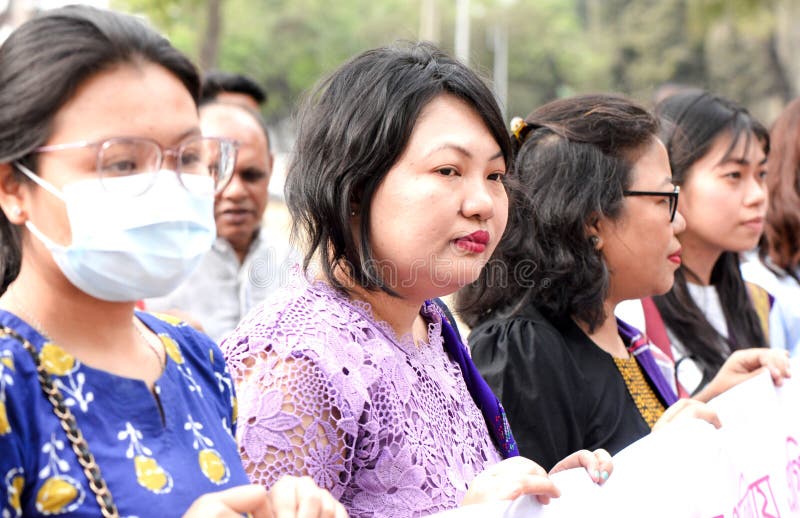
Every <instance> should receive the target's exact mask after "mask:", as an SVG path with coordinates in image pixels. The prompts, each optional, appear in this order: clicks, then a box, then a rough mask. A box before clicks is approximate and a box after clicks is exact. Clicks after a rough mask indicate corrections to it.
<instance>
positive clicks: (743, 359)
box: [694, 347, 791, 402]
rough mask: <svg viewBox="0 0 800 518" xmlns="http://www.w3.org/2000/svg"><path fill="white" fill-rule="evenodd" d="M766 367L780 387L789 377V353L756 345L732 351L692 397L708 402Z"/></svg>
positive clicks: (773, 380)
mask: <svg viewBox="0 0 800 518" xmlns="http://www.w3.org/2000/svg"><path fill="white" fill-rule="evenodd" d="M764 369H767V370H768V371H769V374H770V376H772V382H773V383H774V384H775V385H776V386H778V387H780V386H781V385H782V384H783V380H784V378H789V377H791V373H790V372H789V353H788V351H779V350H777V349H767V348H764V347H757V348H752V349H740V350H738V351H734V352H733V354H731V355H730V356H729V357H728V359H727V360H725V363H724V364H723V365H722V367H720V369H719V372H718V373H717V375H716V376H714V379H712V380H711V381H710V382H709V383H708V385H706V386H705V388H704V389H703V390H701V391H700V392H699V393H697V394H696V395H695V396H694V399H697V400H699V401H703V402H708V401H710V400H711V399H712V398H714V397H716V396H718V395H720V394H722V393H723V392H725V391H726V390H728V389H729V388H731V387H733V386H735V385H738V384H739V383H741V382H743V381H747V380H749V379H750V378H752V377H753V376H756V375H758V374H759V373H761V371H763V370H764Z"/></svg>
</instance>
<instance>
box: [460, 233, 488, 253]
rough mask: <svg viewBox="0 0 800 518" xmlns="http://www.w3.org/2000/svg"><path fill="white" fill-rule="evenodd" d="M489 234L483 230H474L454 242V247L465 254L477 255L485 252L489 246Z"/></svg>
mask: <svg viewBox="0 0 800 518" xmlns="http://www.w3.org/2000/svg"><path fill="white" fill-rule="evenodd" d="M489 239H490V236H489V233H488V232H486V231H485V230H476V231H475V232H473V233H472V234H469V235H467V236H464V237H460V238H458V239H456V240H455V243H456V246H457V247H458V248H460V249H462V250H464V251H466V252H471V253H476V254H479V253H481V252H483V251H484V250H486V245H487V244H489Z"/></svg>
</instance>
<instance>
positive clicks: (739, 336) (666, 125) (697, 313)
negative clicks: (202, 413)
mask: <svg viewBox="0 0 800 518" xmlns="http://www.w3.org/2000/svg"><path fill="white" fill-rule="evenodd" d="M655 111H656V116H657V117H659V118H660V119H661V128H662V135H661V137H662V140H663V142H664V144H665V145H666V147H667V152H668V154H669V162H670V166H671V167H672V178H673V182H674V183H676V184H677V185H681V184H683V183H685V182H686V180H687V177H688V175H689V169H690V168H691V167H692V165H694V164H695V162H697V161H698V160H700V159H701V158H702V157H704V156H705V155H706V154H707V153H708V151H709V149H710V148H711V146H712V145H713V143H714V141H715V139H716V138H717V137H718V136H720V135H724V134H727V135H730V137H731V144H730V146H729V147H728V151H727V154H726V156H725V158H728V157H729V156H730V154H731V153H733V150H734V149H735V148H736V146H737V144H738V143H739V142H740V140H742V139H744V141H745V146H746V149H747V148H748V147H749V146H752V145H759V146H761V147H762V149H763V150H764V153H765V154H769V134H768V133H767V130H766V128H764V126H762V125H761V124H760V123H759V122H758V121H757V120H755V119H754V118H753V117H752V116H751V115H750V114H749V113H748V112H747V110H745V109H744V108H742V107H740V106H737V105H736V104H734V103H733V102H731V101H729V100H727V99H723V98H721V97H718V96H715V95H712V94H710V93H708V92H704V91H700V90H692V91H688V92H683V93H679V94H676V95H674V96H672V97H669V98H667V99H665V100H664V101H662V102H661V103H660V104H659V105H658V106H656V110H655ZM745 152H746V151H745ZM688 280H694V281H697V280H698V279H697V276H696V275H695V274H694V273H693V272H692V271H691V270H689V269H688V268H687V267H686V266H685V265H681V267H680V268H679V269H678V271H676V272H675V284H673V286H672V289H671V290H670V291H669V292H668V293H667V294H665V295H662V296H659V297H655V298H654V300H655V303H656V307H657V308H658V310H659V312H660V313H661V317H662V318H663V320H664V323H665V324H666V326H667V327H668V328H669V329H670V331H671V332H672V333H673V334H674V335H675V336H676V337H677V339H678V340H680V342H681V344H683V346H684V347H685V348H686V350H687V353H688V356H690V357H692V358H693V359H694V360H695V362H697V363H698V364H699V365H700V366H701V368H702V370H703V375H704V378H705V379H706V380H710V379H711V378H712V377H713V376H714V374H716V372H717V371H718V370H719V368H720V367H721V366H722V364H723V363H724V361H725V359H726V357H727V356H728V354H729V351H733V350H735V349H742V348H746V347H765V346H766V345H767V342H766V339H765V337H764V332H763V330H762V328H761V324H760V322H759V319H758V315H757V314H756V312H755V309H753V305H752V303H751V302H750V297H749V295H748V292H747V286H746V284H745V282H744V280H743V279H742V275H741V272H740V270H739V256H738V254H737V253H735V252H723V253H722V255H721V256H720V257H719V259H717V262H716V263H715V264H714V267H713V269H712V272H711V284H712V285H713V286H714V287H715V288H716V290H717V293H718V295H719V299H720V303H721V305H722V311H723V314H724V316H725V321H726V323H727V326H728V337H727V340H726V337H723V336H722V335H721V334H720V333H719V332H717V330H716V329H714V326H712V325H711V323H710V322H709V321H708V318H707V317H706V315H705V314H704V313H703V311H702V310H701V309H700V307H699V306H698V305H697V304H696V303H695V301H694V300H693V299H692V297H691V295H690V293H689V288H688V285H687V281H688Z"/></svg>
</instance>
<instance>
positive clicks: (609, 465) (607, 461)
mask: <svg viewBox="0 0 800 518" xmlns="http://www.w3.org/2000/svg"><path fill="white" fill-rule="evenodd" d="M581 467H582V468H584V469H586V471H588V472H589V476H590V477H592V480H593V481H594V483H595V484H603V483H605V481H606V480H608V477H609V475H611V472H612V471H614V463H613V462H612V460H611V454H609V453H608V452H607V451H606V450H604V449H602V448H599V449H597V450H594V451H589V450H579V451H576V452H575V453H573V454H572V455H570V456H568V457H565V458H564V459H562V460H561V461H559V463H558V464H556V465H555V466H553V469H551V470H550V474H551V475H552V474H553V473H558V472H559V471H564V470H566V469H572V468H581Z"/></svg>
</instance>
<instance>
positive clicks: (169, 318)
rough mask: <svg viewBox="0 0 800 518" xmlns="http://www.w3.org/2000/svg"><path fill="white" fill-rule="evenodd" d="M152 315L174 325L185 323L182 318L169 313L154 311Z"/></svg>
mask: <svg viewBox="0 0 800 518" xmlns="http://www.w3.org/2000/svg"><path fill="white" fill-rule="evenodd" d="M152 315H153V316H154V317H156V318H157V319H159V320H163V321H164V322H166V323H167V324H169V325H172V326H179V325H181V324H184V322H183V320H181V319H180V318H178V317H176V316H174V315H168V314H167V313H152Z"/></svg>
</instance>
